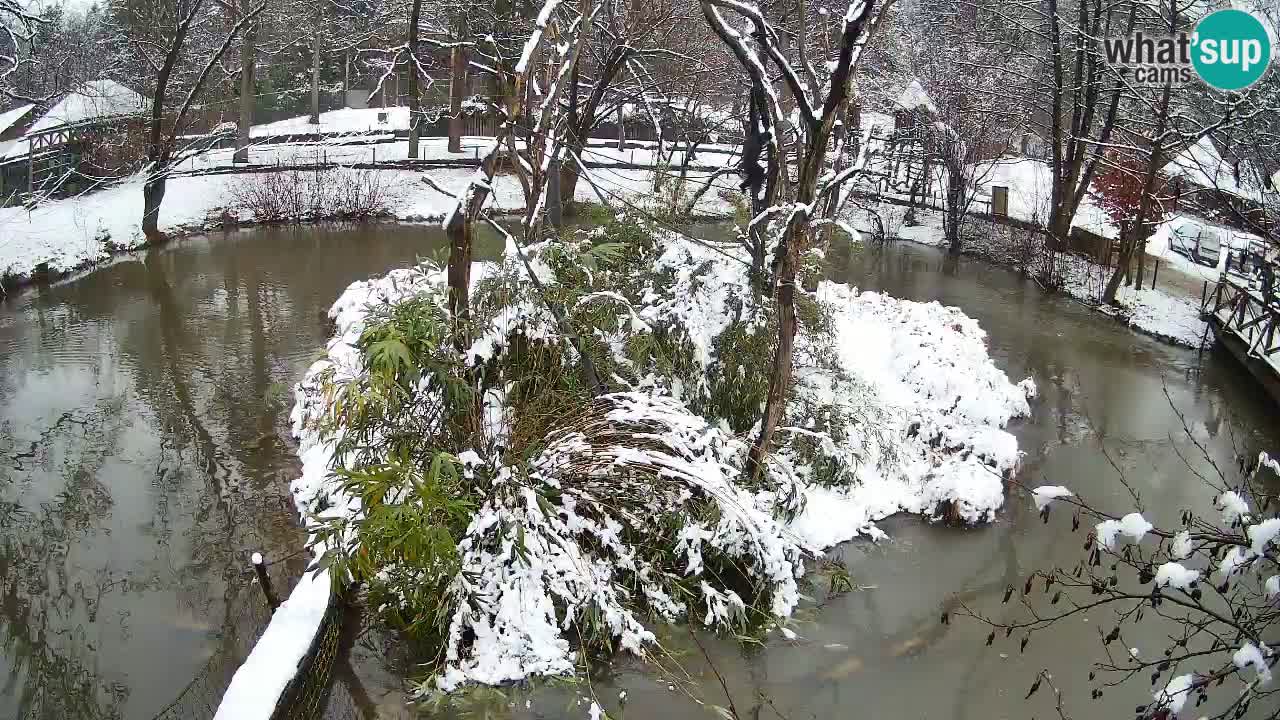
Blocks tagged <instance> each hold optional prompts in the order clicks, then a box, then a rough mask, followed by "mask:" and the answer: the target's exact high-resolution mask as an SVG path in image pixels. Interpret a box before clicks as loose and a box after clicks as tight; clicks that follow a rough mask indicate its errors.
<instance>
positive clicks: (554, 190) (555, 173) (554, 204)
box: [547, 158, 577, 228]
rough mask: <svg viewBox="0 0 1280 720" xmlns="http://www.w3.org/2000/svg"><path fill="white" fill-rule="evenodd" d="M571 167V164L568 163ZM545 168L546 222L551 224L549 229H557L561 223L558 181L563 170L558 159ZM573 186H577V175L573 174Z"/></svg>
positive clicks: (561, 205) (554, 159)
mask: <svg viewBox="0 0 1280 720" xmlns="http://www.w3.org/2000/svg"><path fill="white" fill-rule="evenodd" d="M568 164H569V165H572V163H568ZM550 165H551V166H550V167H548V168H547V222H550V223H551V227H554V228H559V227H560V226H561V225H562V224H563V222H562V217H561V212H560V211H561V208H562V207H563V203H562V202H561V199H562V196H561V194H560V192H561V188H560V179H561V178H562V177H563V176H564V172H563V170H564V168H563V167H562V165H561V160H560V158H553V159H552V160H551V163H550ZM574 184H575V185H576V184H577V174H576V173H575V174H574Z"/></svg>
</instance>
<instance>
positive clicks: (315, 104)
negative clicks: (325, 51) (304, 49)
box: [310, 3, 321, 125]
mask: <svg viewBox="0 0 1280 720" xmlns="http://www.w3.org/2000/svg"><path fill="white" fill-rule="evenodd" d="M320 8H321V4H320V3H316V17H315V22H316V26H315V28H314V31H313V37H312V40H311V120H310V123H311V124H312V125H319V124H320V20H321V15H320Z"/></svg>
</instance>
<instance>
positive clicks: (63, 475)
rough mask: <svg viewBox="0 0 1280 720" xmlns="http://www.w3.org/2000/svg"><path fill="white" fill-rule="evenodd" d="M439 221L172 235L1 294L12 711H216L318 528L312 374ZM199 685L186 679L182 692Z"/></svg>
mask: <svg viewBox="0 0 1280 720" xmlns="http://www.w3.org/2000/svg"><path fill="white" fill-rule="evenodd" d="M441 243H442V238H441V237H440V236H439V233H436V232H432V231H429V230H428V229H427V228H422V227H408V226H406V227H377V228H358V229H349V228H348V229H344V228H339V227H322V228H308V229H306V230H301V229H297V228H285V229H255V230H249V231H242V232H233V233H229V234H226V235H218V236H215V237H208V238H195V239H190V240H184V241H181V242H177V243H174V244H171V245H169V246H167V247H165V248H163V249H160V250H155V251H151V252H149V253H143V254H136V255H130V256H125V257H122V258H120V259H118V261H116V262H114V263H112V264H111V265H110V266H108V267H105V268H102V269H99V270H98V271H96V272H93V273H90V274H87V275H84V276H82V277H80V278H77V279H74V280H70V281H67V282H62V283H59V284H57V285H55V286H52V287H47V288H40V289H33V290H28V291H26V292H22V293H18V294H16V295H14V296H11V297H10V298H9V299H8V300H7V301H6V302H3V303H0V639H2V640H0V718H3V719H4V720H9V719H11V718H21V719H22V720H45V719H46V718H47V719H49V720H54V719H57V720H64V719H78V718H124V719H129V720H132V719H134V718H151V717H154V716H156V715H157V714H158V713H160V712H161V711H162V710H164V709H165V708H166V706H168V705H169V704H170V703H173V702H174V701H175V700H178V699H179V696H180V695H182V698H181V700H180V702H179V704H178V705H177V706H175V707H173V708H171V709H169V710H168V711H167V715H166V717H175V718H183V719H184V720H185V719H187V718H198V717H204V716H209V715H211V714H212V713H211V711H209V710H208V709H207V706H216V704H217V701H218V698H219V697H220V696H221V693H222V690H223V689H224V688H225V684H226V682H227V681H228V680H229V677H230V676H229V673H230V672H232V671H234V668H235V665H236V663H238V661H239V657H240V656H242V655H243V653H244V651H245V650H246V646H247V642H246V639H247V638H246V636H247V635H249V634H251V633H252V632H253V631H254V630H256V629H257V627H258V625H259V624H260V623H261V621H262V620H263V619H264V617H265V611H264V610H263V607H264V606H263V603H262V599H261V595H260V593H259V591H258V590H257V589H256V588H255V586H251V585H250V584H249V580H250V578H251V577H252V575H251V572H247V571H248V570H249V567H250V566H249V564H248V563H249V561H248V557H249V555H250V554H251V553H252V552H253V551H255V550H260V551H262V552H263V553H264V554H265V555H266V557H267V558H268V560H280V561H283V562H282V563H280V564H279V565H277V566H276V567H275V568H274V570H275V572H274V573H273V575H274V576H275V578H276V584H277V586H278V587H277V589H278V590H279V591H280V592H281V593H284V592H287V590H288V587H289V584H288V583H289V581H288V579H289V578H296V577H297V576H298V574H299V573H300V572H301V569H302V567H301V565H300V563H301V562H302V558H301V557H298V556H296V554H297V553H298V551H299V550H300V548H301V546H302V542H303V538H302V534H301V533H300V532H299V531H298V529H297V526H296V522H295V514H294V512H293V510H292V509H291V508H290V506H289V501H288V492H287V488H288V482H289V480H290V479H291V478H293V477H294V476H295V475H296V473H297V464H296V462H295V458H294V452H293V447H292V441H291V439H290V436H289V430H288V416H289V410H290V407H291V405H292V392H291V390H290V388H291V386H292V383H294V382H296V381H297V380H298V379H299V378H300V377H301V376H302V373H303V372H304V371H305V370H306V368H307V367H308V366H309V365H310V364H311V362H312V361H314V360H315V359H316V357H317V356H318V354H319V353H320V352H321V351H322V350H323V348H324V344H325V341H326V340H327V338H328V336H329V328H328V326H327V323H326V321H325V318H324V312H325V310H326V309H327V308H328V307H329V305H330V304H331V303H332V302H333V300H334V299H335V298H336V297H337V294H338V293H339V292H340V291H341V290H342V289H343V288H344V287H345V286H346V285H347V284H348V283H350V282H352V281H354V280H358V279H362V278H365V277H368V276H370V275H372V274H376V273H382V272H385V271H386V270H387V269H388V268H392V267H396V266H401V265H404V264H407V263H411V262H413V260H414V259H415V257H417V256H418V255H427V254H430V253H431V252H432V251H433V250H434V249H436V248H438V247H440V246H441ZM189 685H190V686H191V689H190V690H189V691H187V692H186V694H185V695H184V694H183V692H184V689H186V688H187V687H188V686H189Z"/></svg>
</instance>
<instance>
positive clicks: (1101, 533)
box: [1097, 512, 1155, 550]
mask: <svg viewBox="0 0 1280 720" xmlns="http://www.w3.org/2000/svg"><path fill="white" fill-rule="evenodd" d="M1153 527H1155V526H1154V525H1152V524H1151V523H1149V522H1147V519H1146V518H1144V517H1142V514H1141V513H1136V512H1132V513H1129V514H1128V515H1125V516H1124V517H1122V518H1120V519H1119V520H1104V521H1103V522H1100V523H1098V525H1097V531H1098V542H1099V543H1101V544H1102V547H1104V548H1106V549H1108V550H1112V549H1114V548H1115V542H1116V536H1117V535H1124V536H1126V537H1128V538H1129V539H1130V540H1132V541H1133V542H1135V543H1140V542H1142V538H1144V537H1146V535H1147V533H1149V532H1151V529H1152V528H1153Z"/></svg>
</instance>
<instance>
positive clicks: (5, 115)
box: [0, 105, 35, 134]
mask: <svg viewBox="0 0 1280 720" xmlns="http://www.w3.org/2000/svg"><path fill="white" fill-rule="evenodd" d="M33 109H35V105H19V106H18V107H16V108H11V109H9V110H5V111H4V112H0V134H3V133H4V131H6V130H8V129H9V128H11V127H13V126H14V125H17V124H18V122H20V121H21V120H22V118H24V117H26V116H27V113H29V112H31V111H32V110H33Z"/></svg>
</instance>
